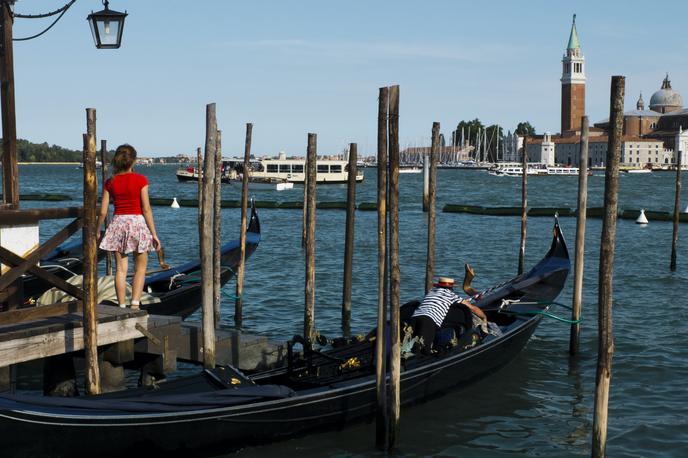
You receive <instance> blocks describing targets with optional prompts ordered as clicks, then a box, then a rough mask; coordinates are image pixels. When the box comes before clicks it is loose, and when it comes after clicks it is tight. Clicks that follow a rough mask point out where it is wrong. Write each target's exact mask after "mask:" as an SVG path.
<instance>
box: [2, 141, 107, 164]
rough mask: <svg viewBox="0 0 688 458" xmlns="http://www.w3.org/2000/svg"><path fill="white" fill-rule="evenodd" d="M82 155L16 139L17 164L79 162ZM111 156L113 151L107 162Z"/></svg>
mask: <svg viewBox="0 0 688 458" xmlns="http://www.w3.org/2000/svg"><path fill="white" fill-rule="evenodd" d="M0 152H2V144H0ZM83 155H84V153H83V151H81V150H72V149H69V148H63V147H62V146H58V145H49V144H48V142H43V143H33V142H30V141H29V140H25V139H23V138H18V139H17V161H18V162H81V161H82V160H83ZM113 155H114V151H108V153H107V156H108V160H109V159H110V158H112V156H113Z"/></svg>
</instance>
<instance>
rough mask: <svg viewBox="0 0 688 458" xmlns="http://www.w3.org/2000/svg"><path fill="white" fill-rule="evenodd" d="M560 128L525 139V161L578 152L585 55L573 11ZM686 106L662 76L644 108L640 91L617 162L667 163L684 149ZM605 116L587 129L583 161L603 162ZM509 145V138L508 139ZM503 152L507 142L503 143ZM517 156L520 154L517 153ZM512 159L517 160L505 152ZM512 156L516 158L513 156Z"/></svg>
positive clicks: (574, 161) (554, 159) (566, 159)
mask: <svg viewBox="0 0 688 458" xmlns="http://www.w3.org/2000/svg"><path fill="white" fill-rule="evenodd" d="M560 81H561V133H560V134H559V135H550V134H549V133H545V134H544V135H539V136H535V137H529V138H528V146H527V148H528V151H527V154H528V160H529V161H530V162H538V163H542V164H547V165H554V163H557V164H570V165H574V166H575V165H578V163H579V155H580V153H579V151H580V134H581V118H582V116H584V114H585V81H586V78H585V57H584V56H583V53H582V50H581V47H580V40H579V38H578V31H577V30H576V16H575V15H574V16H573V24H572V25H571V33H570V35H569V41H568V45H567V48H566V53H565V54H564V57H563V59H562V76H561V80H560ZM683 127H687V128H688V109H686V108H684V107H683V97H682V96H681V94H680V93H678V92H677V91H675V90H674V89H673V88H672V87H671V81H670V80H669V75H666V77H665V78H664V81H663V82H662V85H661V88H660V89H659V90H658V91H656V92H655V93H654V94H652V97H651V98H650V106H649V109H645V101H644V100H643V96H642V94H640V97H639V98H638V101H637V102H636V109H635V110H632V111H627V112H625V113H624V122H623V136H622V144H621V164H622V165H625V166H634V167H642V166H646V165H651V166H653V167H666V166H669V165H671V164H675V156H676V155H675V154H674V151H676V150H677V148H680V149H681V151H686V150H688V133H686V132H684V131H683ZM609 133H610V125H609V120H608V119H605V120H602V121H600V122H597V123H595V124H594V126H591V127H590V129H589V140H588V151H589V158H588V163H589V165H590V166H603V165H605V164H604V162H605V161H606V156H607V143H608V140H609V138H608V135H609ZM507 145H508V143H507ZM507 151H508V146H507ZM519 156H520V155H519ZM509 157H510V158H511V159H512V160H513V161H514V162H515V161H517V160H520V157H519V158H514V157H513V154H511V155H510V156H509ZM514 159H515V160H514Z"/></svg>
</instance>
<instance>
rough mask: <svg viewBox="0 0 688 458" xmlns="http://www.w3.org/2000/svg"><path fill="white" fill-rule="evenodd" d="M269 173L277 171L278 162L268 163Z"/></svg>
mask: <svg viewBox="0 0 688 458" xmlns="http://www.w3.org/2000/svg"><path fill="white" fill-rule="evenodd" d="M268 173H277V164H268Z"/></svg>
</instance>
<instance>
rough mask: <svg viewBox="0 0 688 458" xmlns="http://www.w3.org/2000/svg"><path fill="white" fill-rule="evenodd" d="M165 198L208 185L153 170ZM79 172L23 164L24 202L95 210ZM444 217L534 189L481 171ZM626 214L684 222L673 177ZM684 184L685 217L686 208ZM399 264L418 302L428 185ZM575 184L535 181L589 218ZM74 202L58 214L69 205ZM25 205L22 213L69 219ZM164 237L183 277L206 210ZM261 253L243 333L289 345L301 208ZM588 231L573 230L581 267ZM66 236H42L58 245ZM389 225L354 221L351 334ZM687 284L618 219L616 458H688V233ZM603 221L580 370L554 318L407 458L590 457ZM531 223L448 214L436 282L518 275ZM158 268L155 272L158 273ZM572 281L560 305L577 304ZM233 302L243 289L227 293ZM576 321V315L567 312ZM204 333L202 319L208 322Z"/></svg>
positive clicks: (544, 243)
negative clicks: (524, 228) (522, 241)
mask: <svg viewBox="0 0 688 458" xmlns="http://www.w3.org/2000/svg"><path fill="white" fill-rule="evenodd" d="M139 171H140V172H141V173H144V174H145V175H147V176H148V177H149V179H150V182H151V186H150V194H151V196H153V197H165V198H172V197H177V198H195V197H196V184H182V183H178V182H177V180H176V178H175V175H174V172H175V167H174V166H153V167H144V168H141V169H140V170H139ZM81 173H82V172H81V171H80V170H76V169H75V168H74V167H72V166H41V165H36V166H20V187H21V192H23V193H43V192H52V193H61V194H68V195H71V196H73V197H74V199H75V201H74V202H73V203H71V204H74V205H78V204H79V200H80V198H81V192H82V191H81V186H82V175H81ZM365 173H366V178H365V181H364V183H363V184H361V185H359V188H358V193H357V201H358V202H373V201H375V194H376V183H375V181H376V180H375V178H376V174H377V170H376V169H366V170H365ZM438 183H439V184H438V188H439V192H438V208H441V207H442V206H443V205H444V204H446V203H457V204H473V205H485V206H498V205H499V206H518V205H520V192H521V191H520V179H517V178H508V177H492V176H489V175H487V173H485V172H481V171H471V170H465V171H460V170H440V171H439V172H438ZM620 183H621V191H620V198H619V205H620V206H621V207H628V208H641V207H642V208H649V209H652V210H664V211H671V210H672V208H673V202H674V174H673V173H653V174H652V175H636V176H634V175H622V176H621V181H620ZM686 186H688V183H686V181H685V180H684V188H683V189H684V194H683V196H682V202H683V205H685V204H686V203H687V202H688V192H685V189H686ZM400 188H401V189H400V205H401V213H400V248H401V254H400V262H401V294H402V301H405V300H407V299H411V298H414V297H418V296H419V295H420V294H421V293H422V290H423V283H424V272H425V243H426V231H425V226H426V216H425V215H424V214H423V213H422V212H421V208H420V200H421V189H422V175H420V174H408V175H401V177H400ZM603 190H604V177H603V176H592V177H590V178H589V202H590V204H589V205H590V206H601V205H602V202H603ZM302 192H303V188H302V187H298V186H297V187H296V188H295V189H293V190H291V191H285V192H281V193H278V192H275V191H260V192H256V193H254V195H255V196H256V198H258V199H261V200H262V199H264V200H283V201H294V200H300V199H301V198H302ZM222 194H223V198H224V199H237V198H238V197H239V195H240V188H239V187H236V186H235V187H231V186H228V185H224V186H223V190H222ZM576 195H577V179H576V178H571V177H537V178H532V179H529V196H528V199H529V203H530V205H531V206H534V207H538V206H539V207H551V206H562V207H570V208H575V206H576ZM345 199H346V187H345V186H343V185H342V186H340V185H335V186H322V187H319V188H318V200H319V201H327V200H330V201H334V200H338V201H343V200H345ZM71 204H70V203H62V204H57V205H71ZM55 205H56V204H54V203H43V202H26V204H25V205H24V207H25V208H26V207H29V206H36V207H44V206H55ZM154 214H155V220H156V225H157V227H158V232H159V234H160V238H161V240H162V242H163V244H164V246H165V249H166V255H167V256H166V257H167V259H168V262H170V263H171V264H174V263H176V262H180V261H183V260H187V259H190V258H192V257H195V256H197V253H198V231H197V226H196V224H197V220H196V209H192V208H181V209H178V210H174V209H171V208H167V207H155V208H154ZM239 215H240V213H239V210H238V209H224V210H223V212H222V224H223V227H222V232H223V238H224V239H225V240H228V239H230V238H236V236H237V235H238V226H239ZM260 218H261V223H262V232H263V241H262V242H261V244H260V247H259V248H258V250H257V251H256V253H255V254H254V255H253V257H252V258H251V259H250V260H249V263H248V266H247V274H246V287H245V299H244V300H245V304H244V313H245V315H244V323H245V325H246V328H247V329H248V330H249V331H252V332H258V333H264V334H267V335H269V336H270V337H272V338H274V339H276V340H279V339H287V338H290V337H291V336H292V335H294V334H300V333H302V320H303V303H304V300H303V294H304V258H303V253H302V250H301V249H300V238H301V218H302V213H301V211H299V210H270V209H265V210H262V211H260ZM344 220H345V212H344V211H342V210H318V213H317V250H316V256H317V263H316V269H317V275H316V282H317V290H316V291H317V292H316V303H317V306H316V313H315V319H316V326H317V329H318V330H319V331H321V332H322V333H324V334H325V335H330V336H334V335H337V334H338V333H339V332H340V330H339V327H340V323H339V319H340V318H339V317H340V303H341V284H342V264H343V253H344ZM575 221H576V220H575V219H574V218H562V220H561V224H562V228H563V231H564V234H565V235H566V237H567V239H568V244H569V249H570V251H571V252H572V253H573V246H574V238H575ZM63 224H64V222H54V221H47V222H44V223H42V226H41V230H42V236H43V237H47V236H48V235H50V234H51V233H53V232H54V231H55V230H56V229H57V228H58V227H60V226H61V225H63ZM376 224H377V216H376V213H375V212H357V213H356V251H355V255H354V276H353V296H354V305H353V311H352V330H353V332H355V333H365V332H367V331H368V330H369V329H370V328H371V327H372V326H373V325H374V322H375V317H376V284H377V283H376V275H377V272H376V265H377V261H376V256H377V255H376V243H377V242H376V227H377V226H376ZM551 227H552V220H551V219H550V218H530V219H529V220H528V239H527V245H526V265H527V266H529V265H532V264H533V263H535V262H537V260H539V259H540V257H541V256H542V255H543V254H544V253H545V251H546V250H547V248H548V246H549V243H550V241H551ZM680 230H681V233H682V239H681V240H680V242H681V243H680V244H679V253H678V270H677V272H675V273H671V272H670V271H669V269H668V265H669V255H670V250H671V234H672V226H671V223H669V222H650V224H649V225H648V226H646V227H640V226H638V225H636V224H634V223H633V221H627V220H619V223H618V231H617V249H616V258H615V277H614V312H613V313H614V334H615V345H616V348H615V354H614V365H613V372H612V385H611V398H610V402H609V430H608V441H607V452H608V455H609V456H613V457H626V456H629V457H631V456H654V455H658V454H661V455H662V456H676V457H679V456H680V457H683V456H688V407H687V406H688V390H686V380H688V356H687V355H688V352H687V351H686V350H688V344H687V341H686V336H687V335H688V325H686V323H687V322H688V316H687V315H688V312H687V311H686V299H685V295H686V292H687V291H688V250H686V246H688V244H687V243H686V242H685V234H686V231H688V226H686V225H685V224H682V225H681V229H680ZM600 231H601V220H599V219H590V220H588V227H587V237H586V259H585V269H586V270H585V284H584V296H583V317H584V321H583V328H582V336H581V353H582V354H581V357H580V358H579V359H577V360H576V361H575V363H573V364H572V363H570V361H569V358H568V354H567V352H568V339H569V328H568V326H567V325H564V324H562V323H559V322H555V321H552V320H545V321H543V323H542V324H541V325H540V327H539V328H538V330H537V332H536V334H535V336H534V337H533V338H532V339H531V341H530V342H529V344H528V345H527V347H526V348H525V350H524V351H523V352H522V353H521V354H520V355H519V356H518V357H517V358H516V359H515V360H514V361H513V362H512V363H511V364H510V365H509V366H507V367H505V368H504V369H502V370H501V371H500V372H498V373H496V374H494V375H493V376H491V377H489V378H487V379H485V380H484V381H482V382H480V383H479V384H477V385H475V386H472V387H470V388H468V389H466V390H463V391H459V392H455V393H452V394H450V395H447V396H445V397H443V398H441V399H438V400H435V401H431V402H428V403H426V404H423V405H419V406H415V407H412V408H408V409H404V410H403V412H402V422H401V425H402V426H401V428H402V430H401V436H400V442H399V450H400V454H401V455H405V456H427V455H434V456H462V457H471V456H480V457H485V456H490V457H492V456H524V455H526V456H575V455H589V454H590V443H591V430H592V417H593V404H594V388H595V369H596V360H597V357H596V351H597V338H596V325H597V317H596V302H597V266H598V257H599V240H600ZM519 234H520V219H519V218H518V217H489V216H475V215H466V214H449V213H439V214H438V218H437V260H436V263H437V266H436V273H437V274H440V275H450V276H454V277H456V278H462V275H463V265H464V263H465V262H470V263H471V264H472V265H473V266H474V268H475V270H476V273H477V278H476V280H475V282H474V283H475V286H476V287H478V288H481V287H487V286H489V285H491V284H494V283H497V282H501V281H502V280H504V279H506V278H508V277H510V276H512V275H513V274H514V273H515V271H516V267H517V262H518V245H519ZM151 262H152V263H154V262H155V261H153V260H152V259H151ZM572 280H573V274H571V275H570V277H569V282H568V284H567V286H566V288H565V289H564V291H563V293H562V295H561V296H560V297H559V301H561V302H563V303H567V304H569V303H571V296H572V286H571V285H572ZM232 289H233V283H232V284H230V285H229V286H228V290H229V291H231V290H232ZM232 310H233V304H231V303H229V302H228V303H226V304H224V308H223V320H224V321H225V322H226V323H227V324H231V323H232ZM559 312H560V314H562V315H566V311H564V310H561V309H560V310H559ZM191 319H196V320H197V319H199V316H194V317H192V318H191ZM374 429H375V428H374V424H357V425H353V426H351V427H348V428H346V429H344V430H343V431H339V432H331V433H321V434H315V435H311V436H307V437H303V438H297V439H293V440H289V441H286V442H280V443H277V444H268V445H265V446H261V447H254V448H247V449H243V450H241V451H240V452H238V453H233V454H232V455H231V456H236V455H238V456H245V457H250V456H263V457H271V456H275V457H282V456H284V455H295V454H299V456H301V457H311V456H313V457H316V456H323V455H328V456H367V455H375V454H378V452H376V451H375V448H374Z"/></svg>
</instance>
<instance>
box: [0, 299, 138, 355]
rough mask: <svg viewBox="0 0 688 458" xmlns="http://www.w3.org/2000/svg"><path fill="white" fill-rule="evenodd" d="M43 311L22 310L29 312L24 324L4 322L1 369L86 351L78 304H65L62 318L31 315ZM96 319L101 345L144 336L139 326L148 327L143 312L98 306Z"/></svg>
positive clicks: (0, 331)
mask: <svg viewBox="0 0 688 458" xmlns="http://www.w3.org/2000/svg"><path fill="white" fill-rule="evenodd" d="M70 305H71V308H70ZM40 309H41V307H36V308H35V310H30V311H29V310H26V309H24V310H18V311H17V312H26V313H25V316H24V319H23V320H22V321H21V322H13V323H11V322H0V368H1V367H8V366H10V365H12V364H18V363H22V362H26V361H32V360H36V359H41V358H46V357H49V356H55V355H61V354H65V353H71V352H75V351H79V350H83V349H84V332H83V331H84V329H83V311H82V310H81V309H80V307H78V306H77V304H65V310H64V311H65V313H64V314H61V315H53V316H44V317H41V316H37V317H32V316H31V314H30V312H40V311H41V310H40ZM5 313H8V312H5ZM96 316H97V321H98V331H97V332H98V345H99V346H102V345H108V344H113V343H117V342H122V341H127V340H131V339H135V338H139V337H143V334H142V333H141V331H139V330H138V329H137V326H136V325H137V324H138V325H139V326H143V327H144V328H147V327H148V313H146V312H145V311H143V310H132V309H129V308H126V309H124V308H119V307H112V306H109V305H98V306H96Z"/></svg>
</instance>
